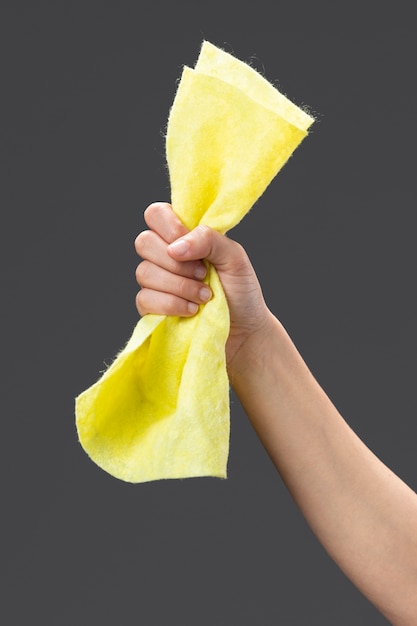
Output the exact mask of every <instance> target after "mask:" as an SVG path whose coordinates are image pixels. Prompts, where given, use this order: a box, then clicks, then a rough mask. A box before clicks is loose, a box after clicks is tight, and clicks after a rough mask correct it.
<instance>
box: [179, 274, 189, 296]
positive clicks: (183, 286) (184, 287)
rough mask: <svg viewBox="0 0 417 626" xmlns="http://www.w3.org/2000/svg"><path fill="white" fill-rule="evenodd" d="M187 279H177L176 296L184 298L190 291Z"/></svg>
mask: <svg viewBox="0 0 417 626" xmlns="http://www.w3.org/2000/svg"><path fill="white" fill-rule="evenodd" d="M189 282H190V281H189V279H187V278H185V277H178V283H177V290H178V295H179V296H181V298H186V296H187V294H188V293H189V291H190V285H189Z"/></svg>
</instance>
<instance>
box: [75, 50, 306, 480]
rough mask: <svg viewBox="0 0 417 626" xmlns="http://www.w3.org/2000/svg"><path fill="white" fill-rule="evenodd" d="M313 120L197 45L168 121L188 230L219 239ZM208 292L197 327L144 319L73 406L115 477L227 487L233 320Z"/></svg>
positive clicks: (173, 182)
mask: <svg viewBox="0 0 417 626" xmlns="http://www.w3.org/2000/svg"><path fill="white" fill-rule="evenodd" d="M313 121H314V120H313V118H312V117H311V116H310V115H308V114H307V113H306V112H304V111H302V110H301V109H300V108H298V107H297V106H296V105H295V104H293V103H292V102H290V101H289V100H288V99H287V98H286V97H285V96H284V95H282V94H281V93H280V92H279V91H277V90H276V89H275V87H273V86H272V85H271V84H270V83H268V82H267V81H266V80H265V79H264V78H263V77H262V76H261V75H260V74H258V73H257V72H256V71H255V70H254V69H253V68H251V67H250V66H248V65H246V64H245V63H243V62H242V61H240V60H238V59H236V58H235V57H233V56H232V55H230V54H229V53H226V52H224V51H223V50H221V49H220V48H217V47H216V46H213V44H211V43H209V42H207V41H204V42H203V44H202V47H201V51H200V55H199V58H198V60H197V63H196V65H195V67H194V69H191V68H188V67H184V68H183V72H182V76H181V80H180V82H179V85H178V90H177V93H176V95H175V98H174V102H173V105H172V108H171V111H170V114H169V117H168V124H167V134H166V157H167V164H168V172H169V179H170V187H171V202H172V206H173V209H174V211H175V212H176V213H177V215H178V216H179V217H180V219H181V220H182V221H183V223H184V224H185V225H186V226H187V227H188V228H189V229H192V228H194V227H195V226H197V225H198V224H206V225H208V226H210V227H212V228H214V229H216V230H218V231H219V232H222V233H226V232H227V231H228V230H230V229H231V228H233V226H235V225H236V224H237V223H238V222H239V221H240V220H241V219H242V218H243V217H244V215H245V214H246V213H247V212H248V211H249V210H250V209H251V208H252V206H253V205H254V203H255V202H256V200H257V199H258V198H259V197H260V196H261V194H262V193H263V192H264V190H265V189H266V187H267V186H268V185H269V184H270V182H271V181H272V179H273V178H274V177H275V176H276V174H277V173H278V171H279V170H280V169H281V168H282V166H283V165H284V164H285V163H286V162H287V160H288V159H289V157H290V156H291V154H292V153H293V151H294V150H295V148H296V147H297V146H298V145H299V144H300V142H301V141H302V140H303V139H304V137H305V136H306V135H307V131H308V128H309V126H310V125H311V124H312V122H313ZM206 281H207V282H208V283H209V284H210V287H211V289H212V292H213V297H212V299H211V300H210V301H209V302H208V303H207V304H205V305H204V306H201V307H200V310H199V312H198V313H197V314H196V315H195V316H194V317H192V318H178V317H165V316H158V315H146V316H144V317H143V318H142V319H140V320H139V322H138V324H137V325H136V327H135V329H134V331H133V333H132V336H131V337H130V339H129V341H128V342H127V344H126V346H125V348H124V349H123V350H122V351H121V352H120V353H119V354H118V355H117V357H116V358H115V360H114V361H113V363H112V364H111V365H110V367H109V368H108V369H107V370H106V371H105V372H104V374H103V375H102V376H101V378H100V379H99V380H98V381H97V382H96V383H95V384H93V385H92V386H91V387H90V388H88V389H86V390H85V391H84V392H82V393H81V394H80V395H79V396H78V397H77V398H76V407H75V410H76V425H77V431H78V437H79V441H80V443H81V445H82V447H83V448H84V450H85V451H86V453H87V454H88V455H89V456H90V458H91V459H92V460H93V461H94V462H95V463H96V464H97V465H99V466H100V467H101V468H102V469H104V470H105V471H107V472H108V473H110V474H111V475H113V476H115V477H116V478H119V479H121V480H125V481H128V482H135V483H136V482H144V481H150V480H158V479H164V478H186V477H196V476H215V477H219V478H225V477H226V476H227V460H228V453H229V434H230V410H229V382H228V378H227V372H226V362H225V343H226V340H227V337H228V332H229V312H228V306H227V301H226V298H225V295H224V292H223V289H222V286H221V283H220V280H219V278H218V276H217V273H216V271H215V269H214V268H213V267H211V266H209V272H208V277H207V278H206Z"/></svg>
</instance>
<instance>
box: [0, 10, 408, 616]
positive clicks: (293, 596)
mask: <svg viewBox="0 0 417 626" xmlns="http://www.w3.org/2000/svg"><path fill="white" fill-rule="evenodd" d="M392 7H393V3H387V6H386V7H385V8H383V7H382V6H381V4H380V3H377V2H375V3H371V2H369V3H366V2H362V3H359V2H357V3H356V4H355V3H346V4H344V3H337V2H325V3H320V2H319V3H316V2H314V3H313V2H307V1H304V2H293V3H290V2H287V3H278V2H256V3H250V4H249V3H248V4H246V3H244V2H240V3H237V2H227V0H225V1H224V2H219V3H216V2H210V3H199V2H177V3H174V2H171V3H168V2H160V1H157V0H156V1H154V2H125V1H122V2H120V1H119V2H97V3H93V2H58V1H56V2H49V3H48V2H26V3H24V2H2V4H1V9H0V30H1V32H0V35H1V36H0V63H1V78H0V79H1V102H0V107H1V117H0V124H1V127H0V133H1V143H0V153H1V179H2V180H1V189H0V194H1V198H0V200H1V220H2V228H1V238H2V245H1V248H0V250H1V255H2V259H1V265H0V279H1V298H2V307H1V310H2V324H1V327H2V332H3V334H4V336H3V338H2V369H3V373H2V376H1V397H2V437H1V444H0V445H1V454H0V462H1V469H2V471H1V480H2V485H1V499H2V507H1V529H2V532H1V537H2V552H1V570H2V576H4V579H3V581H2V585H1V589H2V595H3V598H2V601H1V604H0V606H1V609H0V610H1V612H2V613H4V618H2V623H4V624H8V625H15V624H26V623H33V622H34V621H36V622H39V623H42V624H47V625H49V624H53V625H57V626H61V625H62V626H69V625H71V626H72V625H73V624H96V623H97V624H98V623H100V624H103V626H107V625H110V624H133V623H134V624H141V625H143V626H165V625H166V624H181V626H195V625H196V624H198V625H199V626H206V625H207V626H208V625H210V626H211V625H214V624H216V626H235V625H236V626H237V625H239V626H246V625H247V626H254V625H256V626H258V625H259V626H270V625H271V626H272V625H279V626H316V625H317V626H318V625H320V626H325V625H327V624H328V625H332V626H334V625H335V624H336V625H338V626H339V625H340V626H344V625H348V624H355V625H356V624H366V625H367V626H371V625H372V626H379V625H382V624H386V623H387V622H386V621H385V620H384V619H383V618H382V617H381V616H379V614H378V613H377V612H376V610H375V609H374V608H373V607H372V606H371V605H370V604H369V602H368V601H367V600H365V599H364V598H363V597H362V595H361V594H360V593H359V592H358V591H357V590H356V589H355V588H354V587H353V585H352V584H351V583H350V582H349V581H348V580H347V579H346V578H345V577H344V575H343V574H341V573H340V571H339V570H338V568H337V567H336V566H335V565H334V563H333V562H332V561H331V560H330V559H329V557H328V556H327V555H326V553H325V552H324V550H323V549H322V548H321V546H320V545H319V544H318V542H317V541H316V539H315V537H314V536H313V534H312V532H311V531H310V530H309V528H308V527H307V525H306V523H305V522H304V520H303V518H302V516H301V514H300V513H299V511H298V510H297V508H296V507H295V505H294V503H293V502H292V500H291V498H290V496H289V495H288V493H287V492H286V490H285V488H284V487H283V485H282V483H281V480H280V478H279V476H278V474H277V473H276V471H275V469H274V467H273V465H272V463H271V462H270V460H269V459H268V457H267V455H266V453H265V451H264V449H263V448H262V446H261V444H260V443H259V441H258V440H257V437H256V435H255V433H254V431H253V430H252V428H251V426H250V424H249V422H248V420H247V418H246V416H245V415H244V413H243V411H242V409H241V407H240V406H239V402H238V400H237V399H236V398H235V397H234V396H233V395H232V413H231V422H232V424H231V426H232V434H231V449H230V459H229V478H228V480H226V481H221V480H218V479H212V478H199V479H188V480H183V481H160V482H154V483H148V484H141V485H129V484H125V483H122V482H120V481H117V480H116V479H114V478H112V477H110V476H109V475H107V474H106V473H105V472H103V471H102V470H100V469H99V468H97V467H96V466H95V465H94V464H93V463H92V462H91V461H90V460H89V459H88V457H87V456H86V455H85V453H84V452H83V451H82V449H81V447H80V446H79V444H78V442H77V437H76V431H75V426H74V406H73V403H74V397H75V396H76V395H78V393H80V392H81V391H82V390H83V389H85V388H87V387H88V386H90V385H91V384H92V383H93V382H95V380H96V379H97V378H98V377H99V375H100V372H101V371H102V370H103V369H104V367H105V363H107V364H108V363H110V362H111V360H112V359H113V357H114V355H115V354H116V353H117V351H118V350H119V349H120V348H121V347H122V346H123V345H124V343H125V341H126V340H127V339H128V337H129V336H130V333H131V330H132V329H133V326H134V325H135V323H136V321H137V313H136V310H135V306H134V297H135V293H136V290H137V287H136V283H135V279H134V270H135V267H136V264H137V258H136V255H135V252H134V249H133V240H134V238H135V236H136V234H137V233H138V232H139V231H140V230H141V229H143V227H144V223H143V220H142V213H143V210H144V208H145V207H146V206H147V205H148V204H149V203H150V202H152V201H154V200H157V199H158V200H159V199H165V200H169V186H168V179H167V173H166V166H165V160H164V142H163V132H164V128H165V124H166V119H167V115H168V111H169V108H170V106H171V104H172V101H173V97H174V94H175V89H176V81H177V80H178V78H179V76H180V74H181V69H182V65H183V64H187V65H193V64H194V62H195V60H196V58H197V55H198V52H199V49H200V45H201V42H202V40H203V39H208V40H210V41H211V42H212V43H214V44H216V45H218V46H221V47H223V48H225V49H226V50H228V51H230V52H232V53H234V54H235V55H236V56H237V57H238V58H241V59H242V60H245V61H248V62H250V63H252V65H253V66H254V67H255V68H256V69H258V70H259V71H261V72H262V73H264V75H265V76H266V77H267V78H268V79H269V80H271V81H272V82H274V83H275V84H276V85H278V86H279V87H280V89H281V90H282V91H283V92H285V93H286V94H288V96H289V97H291V99H293V100H294V101H295V102H296V103H297V104H299V105H303V104H305V105H308V106H309V107H310V108H311V110H312V111H313V112H314V113H315V115H316V117H317V122H316V123H315V125H314V127H313V129H312V132H311V134H310V136H309V137H308V138H307V139H306V140H305V141H304V142H303V143H302V145H301V146H300V147H299V148H298V150H297V151H296V153H295V154H294V156H293V157H292V159H291V160H290V162H289V163H288V164H287V165H286V166H285V168H284V169H283V170H282V171H281V172H280V173H279V175H278V176H277V177H276V178H275V180H274V181H273V182H272V184H271V185H270V187H268V189H267V190H266V192H265V193H264V195H263V196H262V198H261V199H260V200H259V201H258V202H257V203H256V205H255V207H254V208H253V210H252V211H251V212H250V213H249V215H247V216H246V217H245V219H244V220H243V222H241V224H240V225H239V226H238V227H236V229H234V231H232V232H230V233H229V234H230V236H233V237H235V238H236V239H238V240H239V241H240V242H241V243H242V244H243V245H244V246H245V247H246V248H247V250H248V252H249V254H250V256H251V258H252V260H253V263H254V266H255V268H256V271H257V273H258V275H259V278H260V281H261V283H262V285H263V288H264V292H265V297H266V299H267V301H268V303H269V305H270V307H271V309H272V310H273V311H274V312H275V314H276V315H277V316H278V317H279V318H280V319H281V320H282V322H283V323H284V325H285V326H286V327H287V329H288V331H289V332H290V334H291V336H292V338H293V339H294V341H295V343H296V345H297V346H298V348H299V349H300V351H301V353H302V355H303V356H304V358H305V359H306V361H307V363H308V365H309V366H310V368H311V370H312V372H313V374H314V375H315V376H316V377H317V378H318V380H319V382H320V383H321V384H322V386H323V387H324V389H325V390H326V392H327V393H328V394H329V396H330V397H331V398H332V400H333V401H334V402H335V404H336V406H337V407H338V408H339V409H340V411H341V412H342V414H343V415H344V416H345V418H346V419H347V421H348V422H349V423H350V424H351V425H352V427H353V428H354V429H355V430H356V432H358V434H359V435H360V436H361V437H362V438H363V439H364V440H365V442H366V443H367V444H368V445H369V446H370V447H371V449H373V450H374V451H375V452H376V453H377V454H378V455H379V456H380V458H382V459H383V460H384V461H385V462H386V463H387V464H388V465H389V466H390V467H391V468H392V469H393V470H394V471H395V472H397V473H398V474H399V475H400V476H401V477H402V478H403V479H404V480H405V481H406V482H407V483H408V484H409V485H410V486H412V487H413V488H416V486H417V461H416V457H415V445H416V444H415V442H416V435H417V425H416V419H415V416H416V398H415V387H414V380H415V372H416V368H415V354H416V344H417V341H416V339H417V335H416V327H415V319H416V298H415V290H416V289H415V270H414V268H415V262H416V248H415V228H416V210H415V207H416V184H415V181H416V176H415V156H414V151H415V143H416V118H415V111H416V80H415V55H416V36H415V29H414V24H415V22H414V20H413V19H412V10H411V8H412V3H410V4H407V3H401V2H397V3H395V10H394V9H393V8H392Z"/></svg>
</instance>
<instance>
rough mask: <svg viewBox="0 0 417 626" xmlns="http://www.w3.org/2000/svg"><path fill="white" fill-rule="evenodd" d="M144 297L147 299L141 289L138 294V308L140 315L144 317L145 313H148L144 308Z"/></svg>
mask: <svg viewBox="0 0 417 626" xmlns="http://www.w3.org/2000/svg"><path fill="white" fill-rule="evenodd" d="M144 297H145V294H144V291H143V290H142V289H141V290H140V291H139V292H138V293H137V294H136V308H137V310H138V312H139V314H140V315H144V313H145V312H146V309H145V306H144Z"/></svg>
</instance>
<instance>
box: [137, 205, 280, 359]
mask: <svg viewBox="0 0 417 626" xmlns="http://www.w3.org/2000/svg"><path fill="white" fill-rule="evenodd" d="M144 217H145V222H146V224H147V225H148V226H149V230H145V231H143V232H141V233H140V234H139V235H138V237H137V238H136V241H135V247H136V251H137V253H138V255H139V256H140V257H141V258H142V259H143V261H142V262H141V263H139V265H138V267H137V270H136V280H137V282H138V284H139V285H140V287H141V290H140V291H139V293H138V294H137V297H136V306H137V309H138V311H139V314H140V315H142V316H143V315H146V314H147V313H158V314H162V315H177V316H181V317H190V316H192V315H194V314H195V313H196V312H197V311H198V309H199V306H200V305H203V304H204V303H205V302H207V301H208V300H210V298H211V295H212V294H211V291H210V288H209V286H208V285H206V284H205V283H204V282H203V279H204V277H205V275H206V272H207V270H206V266H205V264H204V262H203V259H204V260H206V261H208V262H210V263H212V264H213V265H214V267H215V268H216V270H217V273H218V275H219V278H220V281H221V283H222V285H223V289H224V292H225V294H226V298H227V301H228V305H229V310H230V334H229V339H228V342H227V345H226V357H227V363H228V367H229V368H230V365H231V361H232V359H234V357H235V356H236V354H237V352H238V350H239V349H240V347H241V346H242V344H243V343H244V342H246V340H247V339H248V338H249V337H252V336H254V335H256V337H257V338H258V341H257V342H253V343H254V345H256V344H258V345H259V343H260V342H259V338H260V337H261V336H262V335H264V334H265V332H267V331H266V328H267V326H268V323H270V321H271V318H272V315H271V313H270V312H269V310H268V308H267V306H266V304H265V301H264V299H263V296H262V291H261V288H260V285H259V282H258V279H257V277H256V274H255V271H254V269H253V267H252V265H251V263H250V261H249V258H248V256H247V254H246V252H245V251H244V249H243V248H242V246H241V245H240V244H238V243H236V242H235V241H233V240H231V239H229V238H228V237H226V236H225V235H221V234H220V233H218V232H216V231H214V230H212V229H211V228H209V227H208V226H197V228H195V229H194V230H192V231H188V230H187V228H186V227H185V226H184V225H183V224H182V222H181V221H180V220H179V218H178V217H177V216H176V214H175V213H174V211H173V210H172V207H171V205H169V204H167V203H164V202H156V203H154V204H151V205H150V206H149V207H148V208H147V209H146V211H145V214H144Z"/></svg>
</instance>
